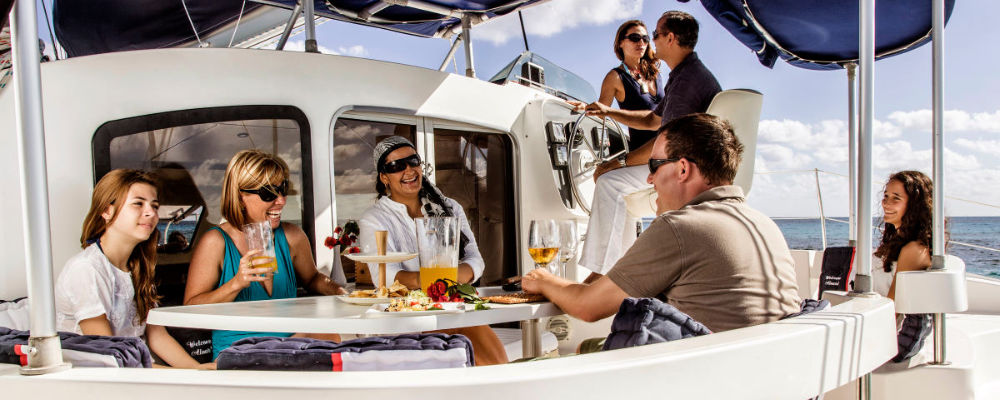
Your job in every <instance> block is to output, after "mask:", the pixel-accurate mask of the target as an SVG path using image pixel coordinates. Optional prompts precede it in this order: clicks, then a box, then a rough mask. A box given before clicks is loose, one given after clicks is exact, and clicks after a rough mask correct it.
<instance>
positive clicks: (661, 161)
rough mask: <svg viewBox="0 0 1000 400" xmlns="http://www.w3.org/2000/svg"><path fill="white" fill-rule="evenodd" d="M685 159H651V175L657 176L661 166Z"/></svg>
mask: <svg viewBox="0 0 1000 400" xmlns="http://www.w3.org/2000/svg"><path fill="white" fill-rule="evenodd" d="M681 158H684V157H670V158H650V159H649V174H650V175H652V174H655V173H656V170H658V169H660V166H662V165H663V164H667V163H672V162H677V161H680V160H681Z"/></svg>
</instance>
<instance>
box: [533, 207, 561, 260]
mask: <svg viewBox="0 0 1000 400" xmlns="http://www.w3.org/2000/svg"><path fill="white" fill-rule="evenodd" d="M558 252H559V225H556V221H555V220H551V219H539V220H532V221H531V226H530V227H528V253H529V254H531V259H532V260H534V261H535V268H543V267H547V266H548V265H549V263H550V262H552V260H553V259H555V258H556V254H557V253H558ZM550 271H551V270H550Z"/></svg>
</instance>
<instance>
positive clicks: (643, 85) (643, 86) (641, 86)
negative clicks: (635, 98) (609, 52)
mask: <svg viewBox="0 0 1000 400" xmlns="http://www.w3.org/2000/svg"><path fill="white" fill-rule="evenodd" d="M622 67H624V68H625V71H628V73H629V75H632V78H633V79H635V82H636V83H638V84H639V91H640V92H642V94H648V93H649V86H648V85H646V81H645V80H644V79H642V74H641V71H639V70H633V69H632V68H629V66H628V65H626V64H625V63H624V62H622Z"/></svg>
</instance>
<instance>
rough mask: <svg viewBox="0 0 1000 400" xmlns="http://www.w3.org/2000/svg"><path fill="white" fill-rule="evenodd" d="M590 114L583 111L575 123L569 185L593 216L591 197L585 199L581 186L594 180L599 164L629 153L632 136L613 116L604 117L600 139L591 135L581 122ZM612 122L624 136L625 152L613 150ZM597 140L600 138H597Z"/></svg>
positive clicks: (588, 212)
mask: <svg viewBox="0 0 1000 400" xmlns="http://www.w3.org/2000/svg"><path fill="white" fill-rule="evenodd" d="M586 117H587V114H586V113H580V116H579V117H577V119H576V122H574V123H573V125H572V130H571V131H570V132H571V133H570V135H569V142H568V143H569V149H570V154H569V178H570V179H569V185H570V188H572V190H573V197H574V198H575V199H576V202H577V203H578V204H579V205H580V208H581V209H582V210H583V211H584V212H585V213H587V215H590V201H591V199H590V198H585V197H584V196H583V195H582V193H583V190H581V188H580V185H581V184H584V183H585V182H593V179H594V170H596V169H597V166H598V165H601V164H603V163H605V162H608V161H611V160H615V159H617V158H618V156H620V155H622V154H626V153H628V151H629V148H628V137H627V135H628V134H627V133H626V131H624V130H622V126H621V125H620V124H619V123H618V121H615V120H614V119H612V118H611V117H604V118H603V119H602V120H601V125H600V129H599V130H598V134H597V138H593V137H591V135H588V134H586V132H584V130H583V128H582V127H581V125H580V124H581V123H582V122H583V119H584V118H586ZM609 121H610V124H614V125H615V127H617V128H618V129H617V135H618V136H619V137H620V138H621V141H622V147H623V149H622V150H621V151H618V152H616V153H614V154H610V153H611V141H610V134H611V133H614V132H608V130H609V127H608V125H609ZM595 139H596V140H595Z"/></svg>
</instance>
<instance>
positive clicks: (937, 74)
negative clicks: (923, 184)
mask: <svg viewBox="0 0 1000 400" xmlns="http://www.w3.org/2000/svg"><path fill="white" fill-rule="evenodd" d="M931 7H933V8H934V9H933V10H932V12H931V29H932V31H931V32H932V33H931V38H932V53H933V64H934V67H933V69H932V73H931V74H932V75H933V78H932V84H933V86H934V88H933V91H932V96H933V97H934V99H933V110H934V111H933V114H934V120H933V124H934V144H933V154H934V161H933V162H934V171H933V175H934V186H935V187H934V196H933V197H934V198H933V201H934V210H933V213H934V215H933V217H932V220H933V223H932V224H931V229H932V231H933V233H932V238H931V269H944V256H945V240H944V239H945V238H944V187H945V182H944V180H945V178H944V0H933V1H932V2H931ZM945 356H946V354H945V323H944V314H934V364H947V363H948V362H947V359H946V357H945Z"/></svg>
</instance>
